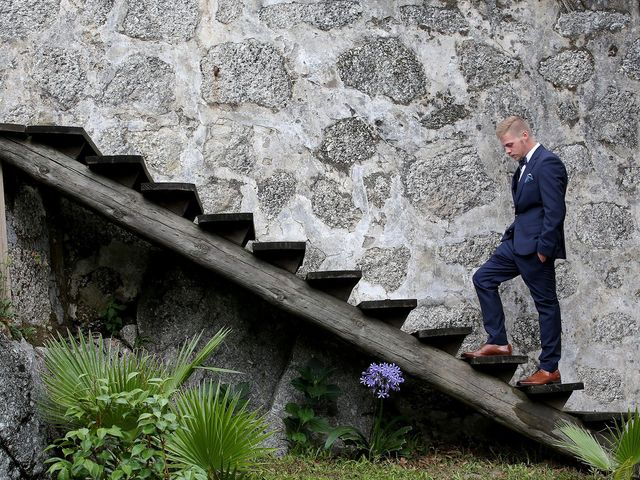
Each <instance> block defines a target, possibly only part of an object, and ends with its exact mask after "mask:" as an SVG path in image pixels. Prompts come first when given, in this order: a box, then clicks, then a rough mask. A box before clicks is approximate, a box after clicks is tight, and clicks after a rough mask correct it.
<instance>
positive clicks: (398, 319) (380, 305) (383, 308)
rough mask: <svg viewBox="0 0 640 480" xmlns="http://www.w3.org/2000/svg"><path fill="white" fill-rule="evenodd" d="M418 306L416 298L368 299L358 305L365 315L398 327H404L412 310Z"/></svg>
mask: <svg viewBox="0 0 640 480" xmlns="http://www.w3.org/2000/svg"><path fill="white" fill-rule="evenodd" d="M417 306H418V301H417V300H416V299H415V298H407V299H398V300H367V301H364V302H360V303H359V304H358V305H357V307H358V308H359V309H360V310H362V313H364V314H365V315H368V316H370V317H374V318H378V319H380V320H383V321H385V322H386V323H388V324H390V325H393V326H394V327H397V328H400V327H402V324H403V323H404V321H405V320H406V319H407V316H408V315H409V313H410V312H411V310H413V309H414V308H416V307H417Z"/></svg>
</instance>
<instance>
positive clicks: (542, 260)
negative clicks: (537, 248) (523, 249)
mask: <svg viewBox="0 0 640 480" xmlns="http://www.w3.org/2000/svg"><path fill="white" fill-rule="evenodd" d="M538 258H539V259H540V261H541V262H542V263H544V262H546V261H547V256H546V255H543V254H541V253H540V252H538Z"/></svg>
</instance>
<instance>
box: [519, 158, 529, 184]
mask: <svg viewBox="0 0 640 480" xmlns="http://www.w3.org/2000/svg"><path fill="white" fill-rule="evenodd" d="M526 164H527V157H522V158H521V159H520V161H519V162H518V165H520V167H519V169H518V181H519V180H520V178H522V169H523V168H524V166H525V165H526Z"/></svg>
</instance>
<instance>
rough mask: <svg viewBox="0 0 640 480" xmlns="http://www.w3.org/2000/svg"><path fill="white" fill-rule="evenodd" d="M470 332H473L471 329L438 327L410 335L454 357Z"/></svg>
mask: <svg viewBox="0 0 640 480" xmlns="http://www.w3.org/2000/svg"><path fill="white" fill-rule="evenodd" d="M471 332H473V329H472V328H471V327H440V328H426V329H422V330H418V331H417V332H413V333H412V334H411V335H413V336H414V337H416V338H417V339H418V340H420V341H421V342H422V343H426V344H427V345H431V346H432V347H435V348H439V349H440V350H444V351H445V352H447V353H448V354H449V355H455V354H456V353H458V350H460V346H461V345H462V342H464V339H465V338H466V336H467V335H470V334H471Z"/></svg>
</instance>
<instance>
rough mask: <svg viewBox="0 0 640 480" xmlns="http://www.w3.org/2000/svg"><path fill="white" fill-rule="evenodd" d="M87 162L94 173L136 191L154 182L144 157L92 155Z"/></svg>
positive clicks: (87, 158)
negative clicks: (142, 185)
mask: <svg viewBox="0 0 640 480" xmlns="http://www.w3.org/2000/svg"><path fill="white" fill-rule="evenodd" d="M85 162H86V164H87V165H88V166H89V168H90V169H91V170H92V171H94V172H96V173H98V174H100V175H104V176H105V177H109V178H110V179H112V180H115V181H116V182H118V183H119V184H121V185H124V186H125V187H128V188H133V189H134V190H140V185H141V184H143V183H150V182H153V180H152V178H151V175H149V171H148V170H147V166H146V165H145V163H144V157H143V156H142V155H102V156H96V155H90V156H88V157H85Z"/></svg>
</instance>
